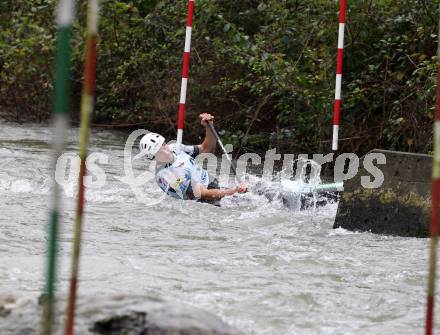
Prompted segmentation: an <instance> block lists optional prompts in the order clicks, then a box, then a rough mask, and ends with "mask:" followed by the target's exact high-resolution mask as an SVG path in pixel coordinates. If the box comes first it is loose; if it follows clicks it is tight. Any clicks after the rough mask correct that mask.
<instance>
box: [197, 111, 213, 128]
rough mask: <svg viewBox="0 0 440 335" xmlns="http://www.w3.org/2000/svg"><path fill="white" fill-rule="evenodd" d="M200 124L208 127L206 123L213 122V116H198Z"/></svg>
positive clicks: (204, 114) (203, 114) (205, 114)
mask: <svg viewBox="0 0 440 335" xmlns="http://www.w3.org/2000/svg"><path fill="white" fill-rule="evenodd" d="M199 118H200V123H201V124H202V126H204V127H206V126H207V125H208V122H212V121H214V116H212V115H211V114H209V113H202V114H200V115H199Z"/></svg>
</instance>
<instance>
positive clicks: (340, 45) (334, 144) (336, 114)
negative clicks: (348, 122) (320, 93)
mask: <svg viewBox="0 0 440 335" xmlns="http://www.w3.org/2000/svg"><path fill="white" fill-rule="evenodd" d="M346 7H347V0H340V9H339V33H338V56H337V59H336V85H335V104H334V107H333V141H332V150H333V151H337V150H338V138H339V119H340V114H341V86H342V62H343V59H344V31H345V12H346Z"/></svg>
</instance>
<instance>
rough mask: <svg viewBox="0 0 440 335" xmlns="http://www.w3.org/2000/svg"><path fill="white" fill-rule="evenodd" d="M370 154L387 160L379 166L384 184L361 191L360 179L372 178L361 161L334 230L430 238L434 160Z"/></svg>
mask: <svg viewBox="0 0 440 335" xmlns="http://www.w3.org/2000/svg"><path fill="white" fill-rule="evenodd" d="M370 153H382V154H384V155H385V157H386V164H384V165H377V166H378V167H379V168H380V169H381V170H382V172H383V174H384V177H385V179H384V182H383V184H382V186H381V187H380V188H377V189H365V188H363V187H362V185H361V179H360V178H361V176H369V175H370V173H369V172H368V171H366V170H365V168H364V167H363V159H364V157H362V158H361V159H360V168H359V172H358V173H357V175H356V177H354V178H353V179H351V180H349V181H346V182H345V183H344V192H343V193H342V195H341V198H340V201H339V207H338V212H337V214H336V219H335V223H334V226H333V228H338V227H342V228H345V229H348V230H352V231H371V232H372V233H377V234H387V235H399V236H414V237H427V236H428V231H429V229H428V227H429V220H430V210H431V198H430V196H431V171H432V170H431V169H432V156H429V155H421V154H411V153H406V152H396V151H387V150H377V149H375V150H372V151H371V152H370Z"/></svg>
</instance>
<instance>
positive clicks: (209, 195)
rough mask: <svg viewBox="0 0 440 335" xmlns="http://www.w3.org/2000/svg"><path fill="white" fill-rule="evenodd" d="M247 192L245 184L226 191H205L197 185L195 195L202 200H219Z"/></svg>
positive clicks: (205, 189)
mask: <svg viewBox="0 0 440 335" xmlns="http://www.w3.org/2000/svg"><path fill="white" fill-rule="evenodd" d="M246 191H247V186H246V185H245V184H240V185H238V186H237V187H232V188H226V189H210V190H209V189H207V188H206V187H205V186H203V185H201V184H198V185H197V186H196V192H195V194H196V195H199V196H200V198H201V199H203V200H220V199H222V198H223V197H226V196H228V195H233V194H235V193H245V192H246Z"/></svg>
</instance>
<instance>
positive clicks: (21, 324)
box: [0, 295, 241, 335]
mask: <svg viewBox="0 0 440 335" xmlns="http://www.w3.org/2000/svg"><path fill="white" fill-rule="evenodd" d="M57 306H58V309H60V308H62V309H63V310H64V308H65V306H66V304H65V301H58V302H57ZM41 309H42V308H41V306H40V305H38V304H37V299H32V300H30V299H15V298H11V297H8V298H7V299H2V298H1V297H0V311H1V313H0V327H1V329H2V334H3V331H4V332H5V334H14V335H15V334H18V335H25V334H26V335H33V334H39V333H40V321H41V312H42V311H41ZM63 314H64V313H62V312H59V313H58V314H57V318H56V325H55V328H56V332H55V333H56V334H58V333H62V330H63V326H64V315H63ZM75 330H76V333H77V334H105V335H107V334H108V335H116V334H118V335H119V334H124V335H239V334H241V332H239V331H238V330H236V329H234V328H232V327H230V326H229V325H228V324H226V323H225V322H223V321H222V320H221V319H220V318H219V317H217V316H215V315H213V314H211V313H209V312H206V311H204V310H201V309H199V308H196V307H192V306H189V305H185V304H181V303H174V302H167V301H164V300H162V299H158V298H152V297H136V296H127V295H118V296H112V297H106V298H100V297H94V298H93V299H80V300H79V301H78V305H77V313H76V319H75Z"/></svg>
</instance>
